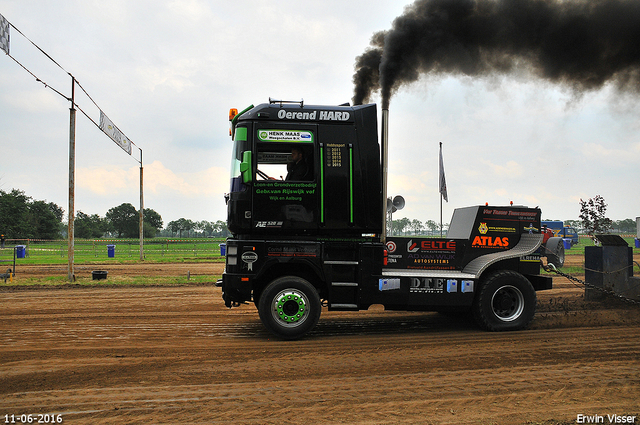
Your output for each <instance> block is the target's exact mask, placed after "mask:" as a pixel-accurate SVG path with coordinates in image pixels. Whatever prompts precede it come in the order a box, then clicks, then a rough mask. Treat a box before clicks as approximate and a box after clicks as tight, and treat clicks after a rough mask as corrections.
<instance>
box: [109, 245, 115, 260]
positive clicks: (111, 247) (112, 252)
mask: <svg viewBox="0 0 640 425" xmlns="http://www.w3.org/2000/svg"><path fill="white" fill-rule="evenodd" d="M115 256H116V246H115V245H107V257H109V258H113V257H115Z"/></svg>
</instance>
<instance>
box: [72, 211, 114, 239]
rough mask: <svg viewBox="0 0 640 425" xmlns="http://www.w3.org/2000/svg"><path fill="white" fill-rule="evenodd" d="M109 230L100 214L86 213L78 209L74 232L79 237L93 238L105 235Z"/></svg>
mask: <svg viewBox="0 0 640 425" xmlns="http://www.w3.org/2000/svg"><path fill="white" fill-rule="evenodd" d="M106 230H107V223H106V222H105V219H103V218H100V216H99V215H98V214H91V215H88V214H85V213H83V212H82V211H78V213H77V214H76V218H75V220H74V233H75V236H76V237H77V238H83V239H93V238H99V237H102V235H104V233H105V232H106Z"/></svg>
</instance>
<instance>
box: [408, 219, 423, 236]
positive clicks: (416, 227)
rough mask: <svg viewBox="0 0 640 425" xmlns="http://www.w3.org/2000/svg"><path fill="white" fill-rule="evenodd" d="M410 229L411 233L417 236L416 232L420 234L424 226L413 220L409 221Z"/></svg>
mask: <svg viewBox="0 0 640 425" xmlns="http://www.w3.org/2000/svg"><path fill="white" fill-rule="evenodd" d="M411 229H413V231H414V232H415V234H416V235H417V234H418V232H420V231H421V230H422V229H424V226H423V225H422V222H421V221H420V220H418V219H413V220H411Z"/></svg>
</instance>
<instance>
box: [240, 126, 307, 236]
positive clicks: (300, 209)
mask: <svg viewBox="0 0 640 425" xmlns="http://www.w3.org/2000/svg"><path fill="white" fill-rule="evenodd" d="M255 131H256V133H255V139H254V140H255V150H254V152H255V160H254V162H255V178H254V183H253V214H252V221H253V228H254V230H255V231H257V232H258V233H265V232H266V233H276V232H278V231H281V230H288V231H289V232H288V234H292V232H293V233H300V234H303V233H306V232H308V231H311V230H313V229H317V226H318V220H319V217H318V190H317V186H318V183H317V177H316V175H317V173H316V170H317V165H316V162H317V156H318V154H317V147H316V146H317V145H316V137H317V126H316V125H291V124H283V123H259V124H257V125H256V130H255Z"/></svg>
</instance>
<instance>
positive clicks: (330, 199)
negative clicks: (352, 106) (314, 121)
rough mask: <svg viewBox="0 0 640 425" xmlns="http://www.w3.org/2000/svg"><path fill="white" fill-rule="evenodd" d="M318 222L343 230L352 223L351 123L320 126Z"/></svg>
mask: <svg viewBox="0 0 640 425" xmlns="http://www.w3.org/2000/svg"><path fill="white" fill-rule="evenodd" d="M318 142H319V148H320V162H321V164H320V167H321V171H320V193H321V196H320V223H321V226H322V227H325V228H327V229H345V228H349V227H351V226H353V223H354V214H355V211H354V169H353V147H354V143H355V142H356V129H355V127H354V126H353V125H320V126H319V128H318Z"/></svg>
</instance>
